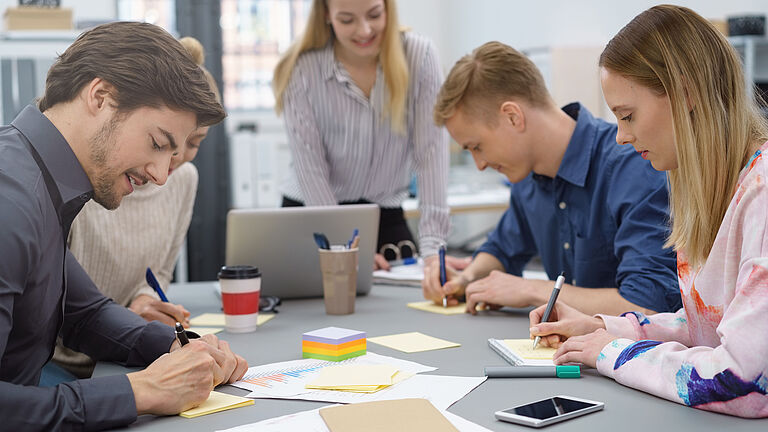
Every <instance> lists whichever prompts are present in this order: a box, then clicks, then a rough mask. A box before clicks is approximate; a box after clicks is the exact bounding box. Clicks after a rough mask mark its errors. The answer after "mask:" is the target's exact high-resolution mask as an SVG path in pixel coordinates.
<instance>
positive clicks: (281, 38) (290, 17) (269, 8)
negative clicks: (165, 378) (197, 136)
mask: <svg viewBox="0 0 768 432" xmlns="http://www.w3.org/2000/svg"><path fill="white" fill-rule="evenodd" d="M310 6H311V2H310V1H309V0H221V30H222V38H223V55H222V59H221V60H222V67H223V69H224V102H225V104H226V108H227V110H228V111H243V110H254V109H271V108H272V107H273V106H274V104H275V97H274V95H273V94H272V71H273V69H274V68H275V65H277V61H278V59H279V56H280V54H281V53H283V52H284V51H285V50H286V49H288V47H289V46H290V44H291V42H292V41H293V40H294V38H295V37H297V36H298V35H299V34H300V33H301V31H302V29H303V28H304V25H305V23H306V20H307V16H308V15H309V9H310Z"/></svg>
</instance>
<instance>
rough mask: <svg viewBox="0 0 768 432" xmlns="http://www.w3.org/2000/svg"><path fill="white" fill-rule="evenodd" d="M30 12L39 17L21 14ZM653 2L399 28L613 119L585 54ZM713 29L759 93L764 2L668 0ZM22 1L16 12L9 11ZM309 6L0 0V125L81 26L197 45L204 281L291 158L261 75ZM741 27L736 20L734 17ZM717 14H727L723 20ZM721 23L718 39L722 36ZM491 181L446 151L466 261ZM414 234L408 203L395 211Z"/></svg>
mask: <svg viewBox="0 0 768 432" xmlns="http://www.w3.org/2000/svg"><path fill="white" fill-rule="evenodd" d="M30 3H31V4H37V5H40V4H43V5H47V7H48V9H46V10H42V9H37V8H32V9H30V7H32V6H27V7H25V6H22V5H26V4H30ZM657 3H658V2H653V1H645V0H637V1H634V2H616V1H609V0H582V1H578V2H575V1H570V0H552V1H547V2H523V1H510V0H400V1H398V8H399V15H400V22H401V23H402V24H404V25H406V26H408V27H410V28H411V29H412V30H413V31H415V32H417V33H420V34H423V35H425V36H427V37H429V38H430V39H431V40H432V41H433V42H434V43H435V45H436V47H437V49H438V53H439V56H440V60H441V63H442V66H443V70H444V73H447V71H448V70H449V69H450V67H451V66H452V65H453V63H454V62H455V61H456V60H458V59H459V58H460V57H461V56H463V55H464V54H467V53H468V52H470V51H471V50H472V49H473V48H475V47H476V46H478V45H480V44H482V43H484V42H487V41H489V40H499V41H502V42H504V43H506V44H509V45H511V46H513V47H515V48H517V49H520V50H522V51H524V52H525V53H526V54H528V55H529V56H530V57H531V58H532V59H533V60H534V62H535V63H536V64H537V65H538V66H539V68H540V69H541V71H542V73H543V75H544V78H545V80H546V82H547V86H548V87H549V89H550V91H551V93H552V94H553V96H554V98H555V100H556V102H557V103H559V104H561V105H564V104H566V103H568V102H571V101H576V100H578V101H581V102H582V103H583V104H584V105H585V106H586V107H587V108H589V110H590V111H591V112H593V113H594V114H595V115H598V116H601V117H603V118H606V119H608V120H610V121H614V120H613V118H612V115H611V113H610V112H609V110H608V109H607V107H606V106H605V104H604V102H603V101H602V95H601V92H600V86H599V79H598V70H597V66H596V65H597V57H598V55H599V54H600V52H601V51H602V48H603V46H604V45H605V43H606V42H607V41H608V40H609V39H610V38H611V37H612V36H613V35H614V34H615V33H616V32H617V31H618V30H619V29H620V28H621V27H622V26H623V25H625V24H626V23H627V22H629V21H630V20H631V19H632V18H633V17H634V16H635V15H637V14H638V13H640V12H641V11H643V10H645V9H647V8H648V7H650V6H652V5H654V4H657ZM673 3H675V4H679V5H683V6H687V7H690V8H692V9H694V10H695V11H697V12H698V13H700V14H701V15H703V16H705V17H708V18H710V19H712V20H713V22H715V23H717V24H718V25H719V26H720V28H721V29H722V31H723V32H724V33H726V34H728V32H729V31H730V33H731V36H730V40H731V42H732V43H733V44H734V46H736V48H737V49H738V50H739V52H740V53H741V54H742V58H743V60H744V62H745V66H746V67H745V71H746V77H745V79H746V80H748V81H749V82H750V83H755V84H757V87H758V88H761V89H765V88H768V39H766V37H765V15H766V14H767V13H768V2H766V1H765V0H731V1H728V2H724V1H719V0H699V1H675V2H673ZM20 4H21V5H20ZM309 7H310V1H309V0H37V1H36V0H0V11H3V12H4V26H3V28H2V32H0V117H2V122H3V124H8V123H10V121H11V120H13V118H14V117H15V115H16V114H17V113H18V112H19V111H20V110H21V109H22V108H23V107H24V106H25V105H26V104H28V103H31V102H33V101H34V99H35V98H36V97H39V96H40V95H41V94H42V92H43V89H44V82H45V74H46V72H47V69H48V68H49V67H50V65H51V64H52V63H53V61H54V60H55V57H56V55H57V54H58V53H61V52H63V51H64V50H65V49H66V47H67V46H68V45H69V44H70V43H71V42H72V41H73V40H74V39H75V38H76V37H77V35H78V34H79V33H80V32H81V31H83V30H84V29H87V28H90V27H92V26H94V25H97V24H100V23H104V22H109V21H114V20H139V21H147V22H151V23H154V24H157V25H160V26H162V27H163V28H165V29H166V30H168V31H169V32H170V33H172V34H173V35H175V36H177V37H182V36H193V37H195V38H197V39H198V40H200V41H201V42H202V44H203V45H204V47H205V51H206V60H205V66H206V67H207V68H208V70H209V71H211V73H212V74H213V75H214V77H215V78H216V80H217V82H218V83H219V88H221V89H222V97H223V101H224V105H225V108H226V109H227V111H228V113H229V117H228V118H227V120H226V121H225V123H224V124H222V125H219V126H216V127H214V128H212V129H211V131H210V132H209V134H208V138H207V139H206V140H207V143H206V145H203V146H202V147H201V150H200V154H199V155H198V157H197V159H195V161H194V164H195V165H196V166H197V168H198V170H199V172H200V178H201V182H200V186H199V188H198V196H197V201H196V204H195V209H194V215H193V218H192V223H191V226H190V230H189V234H188V241H187V247H186V248H185V253H183V254H182V257H181V259H180V261H179V263H180V264H179V267H177V273H176V278H177V280H181V281H185V280H211V279H214V278H215V275H216V272H217V271H218V268H219V266H220V265H221V264H222V263H223V262H224V233H225V224H226V212H227V211H228V210H229V209H230V208H249V207H277V206H279V204H280V200H281V194H280V192H279V184H280V181H281V179H282V177H283V176H284V175H285V174H286V172H287V167H288V164H289V163H290V154H289V150H288V145H287V142H286V136H285V133H284V131H283V125H282V121H281V119H279V118H278V117H277V116H276V115H275V113H274V111H273V106H274V100H275V99H274V95H273V93H272V89H271V81H272V71H273V69H274V67H275V65H276V63H277V61H278V58H279V55H280V54H281V53H282V52H283V51H284V50H285V49H287V48H288V46H289V45H290V43H291V42H292V41H293V39H294V38H295V37H296V36H297V33H298V32H299V31H300V30H301V29H302V28H303V27H304V22H305V20H306V17H307V14H308V12H309ZM739 17H746V18H739ZM728 18H731V20H730V21H729V20H728ZM729 24H730V29H729ZM503 180H504V179H503V177H502V176H501V175H500V174H498V173H495V172H492V170H491V171H488V172H482V173H480V172H478V171H477V170H476V169H475V167H474V164H473V162H472V159H471V157H470V156H469V155H468V154H466V153H462V152H461V150H460V149H459V148H458V146H456V145H455V144H452V151H451V181H450V184H449V189H448V192H449V205H450V206H451V208H452V212H453V213H452V214H453V216H452V224H453V229H452V234H451V237H450V238H449V246H451V247H453V248H456V249H462V248H463V249H464V250H466V251H471V250H472V248H473V247H474V246H475V245H477V244H478V242H481V241H482V240H483V239H484V236H485V234H486V233H487V231H488V230H490V229H491V228H492V227H493V226H495V224H496V222H497V220H498V217H499V216H500V214H501V212H502V211H503V209H504V208H505V207H506V203H507V200H508V193H507V192H506V189H505V185H504V183H503ZM404 209H405V210H406V215H407V216H408V217H410V218H411V219H410V220H409V223H410V224H411V226H412V230H414V232H415V230H416V226H417V224H416V222H415V221H416V218H417V217H418V214H417V211H416V203H415V200H411V201H408V202H406V203H405V204H404Z"/></svg>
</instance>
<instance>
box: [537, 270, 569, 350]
mask: <svg viewBox="0 0 768 432" xmlns="http://www.w3.org/2000/svg"><path fill="white" fill-rule="evenodd" d="M564 282H565V272H560V276H558V277H557V280H556V281H555V287H554V288H553V289H552V294H551V295H550V296H549V302H547V309H546V310H544V316H542V317H541V322H547V321H549V315H550V314H551V313H552V308H553V307H555V302H556V301H557V296H558V295H560V288H562V287H563V283H564ZM540 340H541V336H536V338H535V339H534V340H533V349H536V345H538V344H539V341H540Z"/></svg>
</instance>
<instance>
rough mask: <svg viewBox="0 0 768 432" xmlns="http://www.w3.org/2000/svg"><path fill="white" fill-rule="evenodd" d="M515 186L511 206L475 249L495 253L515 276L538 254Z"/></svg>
mask: <svg viewBox="0 0 768 432" xmlns="http://www.w3.org/2000/svg"><path fill="white" fill-rule="evenodd" d="M515 186H516V185H512V188H511V191H510V200H509V208H507V210H506V211H505V212H504V214H503V215H502V217H501V220H500V221H499V223H498V224H497V225H496V228H495V229H494V230H493V231H492V232H491V233H490V234H489V235H488V240H486V242H485V243H483V245H482V246H480V248H479V249H477V251H475V256H476V255H477V254H478V253H480V252H485V253H488V254H491V255H493V256H494V257H496V259H498V260H499V261H501V263H502V265H504V271H506V272H507V273H509V274H513V275H515V276H521V275H522V274H523V268H525V265H526V264H528V261H530V260H531V258H533V257H534V256H535V255H536V254H537V249H536V244H535V243H534V240H533V235H532V234H531V229H530V227H529V226H528V224H527V222H526V219H525V216H524V213H523V211H522V209H521V208H520V205H519V203H518V200H517V197H516V195H515Z"/></svg>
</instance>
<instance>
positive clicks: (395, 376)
mask: <svg viewBox="0 0 768 432" xmlns="http://www.w3.org/2000/svg"><path fill="white" fill-rule="evenodd" d="M412 376H413V374H408V373H404V372H400V371H398V370H397V368H396V367H394V366H389V365H367V364H362V365H344V366H332V367H326V368H323V369H321V370H320V374H319V376H318V377H317V379H315V380H314V381H313V382H311V383H309V384H307V385H306V386H305V387H306V388H308V389H318V390H335V391H347V392H356V393H374V392H377V391H379V390H381V389H383V388H386V387H389V386H391V385H392V384H397V383H399V382H400V381H403V380H405V379H407V378H410V377H412Z"/></svg>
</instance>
